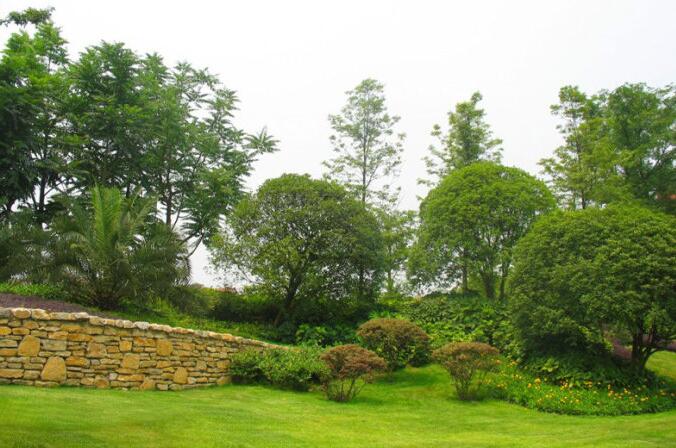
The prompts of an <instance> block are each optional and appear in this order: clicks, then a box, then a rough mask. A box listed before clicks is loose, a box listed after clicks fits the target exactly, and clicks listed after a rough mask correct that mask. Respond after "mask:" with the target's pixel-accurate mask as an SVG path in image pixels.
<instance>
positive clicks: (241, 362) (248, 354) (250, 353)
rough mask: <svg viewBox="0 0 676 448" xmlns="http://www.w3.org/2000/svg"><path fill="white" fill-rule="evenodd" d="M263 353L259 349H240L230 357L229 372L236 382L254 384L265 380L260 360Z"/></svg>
mask: <svg viewBox="0 0 676 448" xmlns="http://www.w3.org/2000/svg"><path fill="white" fill-rule="evenodd" d="M263 356H264V354H263V353H262V352H261V351H260V350H255V349H248V350H242V351H241V352H237V353H235V354H233V355H232V357H231V358H230V367H229V373H230V376H231V377H232V381H233V382H234V383H237V384H255V383H262V382H264V381H265V375H264V374H263V369H261V360H262V359H263Z"/></svg>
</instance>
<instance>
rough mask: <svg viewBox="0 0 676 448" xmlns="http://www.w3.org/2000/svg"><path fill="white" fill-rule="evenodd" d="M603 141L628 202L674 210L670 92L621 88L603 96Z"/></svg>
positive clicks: (675, 134) (674, 93)
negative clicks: (605, 139)
mask: <svg viewBox="0 0 676 448" xmlns="http://www.w3.org/2000/svg"><path fill="white" fill-rule="evenodd" d="M605 98H606V117H607V118H606V120H607V127H608V136H609V141H610V144H611V145H612V147H613V149H614V151H615V153H616V155H617V165H618V170H619V172H620V173H621V175H622V176H623V178H624V180H625V181H626V184H627V187H628V189H629V190H630V191H631V192H632V193H633V195H634V197H635V198H637V199H639V200H641V201H643V202H646V203H648V204H651V203H653V204H654V203H657V204H658V205H661V206H663V207H664V208H666V209H667V210H670V211H671V212H672V213H673V212H674V211H676V206H675V205H674V203H675V201H674V198H673V195H674V194H675V193H676V167H675V166H674V163H675V161H676V151H675V150H674V145H675V142H676V128H675V127H674V123H675V122H676V87H675V86H674V85H669V86H667V87H665V88H657V89H656V88H651V87H648V86H646V85H645V84H624V85H622V86H620V87H618V88H617V89H615V90H614V91H612V92H610V93H608V94H606V95H605Z"/></svg>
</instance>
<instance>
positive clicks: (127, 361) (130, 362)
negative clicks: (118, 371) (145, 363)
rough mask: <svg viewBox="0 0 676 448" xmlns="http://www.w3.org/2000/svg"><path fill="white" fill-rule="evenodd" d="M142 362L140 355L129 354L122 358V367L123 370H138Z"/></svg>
mask: <svg viewBox="0 0 676 448" xmlns="http://www.w3.org/2000/svg"><path fill="white" fill-rule="evenodd" d="M140 361H141V359H140V358H139V356H138V355H132V354H131V353H127V354H126V355H124V358H122V364H121V367H122V368H123V369H138V366H139V363H140Z"/></svg>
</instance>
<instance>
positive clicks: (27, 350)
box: [17, 335, 40, 356]
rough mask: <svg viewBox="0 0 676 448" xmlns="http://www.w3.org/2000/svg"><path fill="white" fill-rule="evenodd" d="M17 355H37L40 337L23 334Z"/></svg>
mask: <svg viewBox="0 0 676 448" xmlns="http://www.w3.org/2000/svg"><path fill="white" fill-rule="evenodd" d="M17 352H18V353H19V356H38V353H40V339H38V338H36V337H35V336H30V335H28V336H25V337H24V338H23V340H22V341H21V344H19V349H18V351H17Z"/></svg>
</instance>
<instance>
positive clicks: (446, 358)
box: [432, 342, 500, 400]
mask: <svg viewBox="0 0 676 448" xmlns="http://www.w3.org/2000/svg"><path fill="white" fill-rule="evenodd" d="M499 355H500V352H499V351H498V349H496V348H495V347H492V346H490V345H488V344H484V343H483V342H453V343H450V344H446V345H444V346H443V347H441V348H438V349H436V350H435V351H434V352H433V354H432V357H433V358H434V360H435V361H436V362H438V363H439V364H441V365H442V367H443V368H444V369H446V371H447V372H448V374H449V375H450V376H451V378H452V379H453V384H454V385H455V390H456V392H457V393H458V398H460V399H461V400H471V399H473V398H477V396H478V393H479V391H480V389H481V386H482V384H483V380H484V378H485V376H486V374H487V373H488V372H492V371H494V370H496V369H497V368H498V366H499V365H500V360H499V359H498V357H499Z"/></svg>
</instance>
